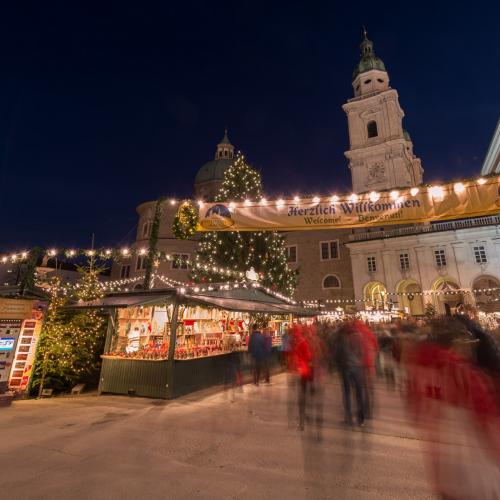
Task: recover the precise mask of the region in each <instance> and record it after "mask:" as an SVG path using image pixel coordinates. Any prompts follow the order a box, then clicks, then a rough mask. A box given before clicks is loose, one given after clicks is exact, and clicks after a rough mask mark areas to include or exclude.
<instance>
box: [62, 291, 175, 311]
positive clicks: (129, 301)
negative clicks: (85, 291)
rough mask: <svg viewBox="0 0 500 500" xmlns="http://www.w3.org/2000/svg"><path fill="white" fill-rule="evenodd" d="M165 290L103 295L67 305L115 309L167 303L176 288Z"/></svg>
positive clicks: (83, 307)
mask: <svg viewBox="0 0 500 500" xmlns="http://www.w3.org/2000/svg"><path fill="white" fill-rule="evenodd" d="M168 292H169V293H168ZM168 292H167V293H166V291H163V292H162V293H161V294H159V293H151V294H146V293H144V292H143V293H141V294H136V293H123V294H116V295H110V296H108V297H103V298H102V299H96V300H91V301H89V302H76V303H75V304H71V305H69V306H67V308H68V309H95V308H99V309H114V308H121V307H136V306H146V305H155V304H165V302H171V301H172V299H173V297H174V296H175V290H172V291H168Z"/></svg>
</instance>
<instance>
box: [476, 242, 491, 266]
mask: <svg viewBox="0 0 500 500" xmlns="http://www.w3.org/2000/svg"><path fill="white" fill-rule="evenodd" d="M474 258H475V259H476V264H486V262H488V259H487V258H486V249H485V248H484V246H483V245H478V246H475V247H474Z"/></svg>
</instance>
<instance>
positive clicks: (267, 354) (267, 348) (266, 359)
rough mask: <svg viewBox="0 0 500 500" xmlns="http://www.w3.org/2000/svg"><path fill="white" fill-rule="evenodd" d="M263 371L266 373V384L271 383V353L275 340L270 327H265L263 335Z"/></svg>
mask: <svg viewBox="0 0 500 500" xmlns="http://www.w3.org/2000/svg"><path fill="white" fill-rule="evenodd" d="M262 340H263V344H262V369H263V371H264V380H265V381H266V384H269V383H270V382H271V375H270V363H271V353H272V346H273V339H272V337H271V330H270V329H269V327H268V326H265V327H264V331H263V334H262Z"/></svg>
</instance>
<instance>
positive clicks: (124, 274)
mask: <svg viewBox="0 0 500 500" xmlns="http://www.w3.org/2000/svg"><path fill="white" fill-rule="evenodd" d="M129 276H130V266H129V265H128V264H127V265H124V266H122V268H121V269H120V278H128V277H129Z"/></svg>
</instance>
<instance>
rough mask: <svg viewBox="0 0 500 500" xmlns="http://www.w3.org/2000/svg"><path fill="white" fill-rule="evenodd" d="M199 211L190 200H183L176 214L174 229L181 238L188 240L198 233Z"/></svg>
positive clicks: (177, 236) (176, 235)
mask: <svg viewBox="0 0 500 500" xmlns="http://www.w3.org/2000/svg"><path fill="white" fill-rule="evenodd" d="M198 221H199V217H198V212H197V210H196V209H195V208H194V206H193V205H192V203H191V202H190V201H183V202H182V203H181V206H180V207H179V210H178V211H177V213H176V214H175V217H174V222H173V224H172V231H173V232H174V234H175V237H176V238H178V239H180V240H187V239H188V238H191V236H193V235H194V233H196V228H197V227H198Z"/></svg>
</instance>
